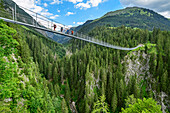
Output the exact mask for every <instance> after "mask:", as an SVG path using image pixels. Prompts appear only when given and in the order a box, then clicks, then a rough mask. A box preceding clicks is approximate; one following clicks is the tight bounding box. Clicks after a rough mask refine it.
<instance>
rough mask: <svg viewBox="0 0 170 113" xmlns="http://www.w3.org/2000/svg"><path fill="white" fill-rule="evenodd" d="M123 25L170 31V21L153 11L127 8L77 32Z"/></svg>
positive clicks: (109, 13)
mask: <svg viewBox="0 0 170 113" xmlns="http://www.w3.org/2000/svg"><path fill="white" fill-rule="evenodd" d="M122 25H124V26H127V27H132V28H135V27H137V28H141V29H148V30H153V28H154V27H155V28H160V29H161V30H168V31H169V30H170V20H168V19H167V18H165V17H163V16H162V15H160V14H158V13H156V12H154V11H152V10H149V9H145V8H139V7H127V8H125V9H121V10H117V11H111V12H108V13H107V14H105V15H104V16H102V17H101V18H98V19H95V20H93V21H90V22H89V21H87V22H86V23H85V24H84V25H82V26H78V27H77V28H76V30H79V29H80V27H81V29H80V30H79V32H83V33H88V32H89V31H91V30H92V29H93V28H94V27H96V26H110V27H118V26H122Z"/></svg>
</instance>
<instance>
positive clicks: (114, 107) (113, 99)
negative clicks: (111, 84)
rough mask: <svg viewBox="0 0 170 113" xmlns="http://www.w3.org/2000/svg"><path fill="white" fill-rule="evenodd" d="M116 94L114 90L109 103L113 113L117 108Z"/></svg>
mask: <svg viewBox="0 0 170 113" xmlns="http://www.w3.org/2000/svg"><path fill="white" fill-rule="evenodd" d="M117 101H118V99H117V94H116V90H114V94H113V96H112V101H111V108H112V111H113V112H115V111H116V108H117Z"/></svg>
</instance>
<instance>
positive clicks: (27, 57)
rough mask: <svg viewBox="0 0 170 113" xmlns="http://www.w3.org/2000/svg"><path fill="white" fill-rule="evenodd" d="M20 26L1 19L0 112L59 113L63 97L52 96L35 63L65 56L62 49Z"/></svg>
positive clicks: (40, 70)
mask: <svg viewBox="0 0 170 113" xmlns="http://www.w3.org/2000/svg"><path fill="white" fill-rule="evenodd" d="M7 25H8V26H10V27H8V26H7ZM11 27H13V28H15V29H17V31H16V30H14V29H13V28H11ZM22 27H23V26H18V25H14V24H9V23H4V22H3V21H2V20H0V51H1V52H0V76H1V77H0V83H1V84H0V105H1V106H0V112H3V113H7V112H23V113H26V112H47V111H48V112H57V111H61V112H62V107H61V106H64V105H65V104H64V103H63V102H65V100H63V99H62V98H60V97H59V96H58V95H57V94H55V95H53V96H52V94H51V93H50V90H49V88H48V86H49V84H50V82H49V81H47V80H46V78H45V77H47V76H46V75H45V74H43V72H42V69H41V68H40V66H42V65H43V64H41V63H38V62H39V61H43V62H44V63H45V64H48V63H49V62H50V61H49V60H52V61H54V60H55V59H57V58H59V55H60V56H64V54H65V50H64V49H62V47H61V45H59V44H57V43H55V42H53V41H50V40H49V39H48V38H45V37H43V36H41V35H38V34H37V33H35V32H33V31H32V32H31V30H29V29H28V28H25V27H23V28H22ZM29 46H30V47H29ZM56 49H57V50H58V52H57V53H56V52H55V51H56ZM60 50H61V51H60ZM58 54H59V55H58ZM32 56H33V57H34V58H33V57H32ZM46 59H48V60H46ZM46 62H47V63H46ZM45 69H46V68H44V70H45ZM55 90H57V87H56V88H55ZM55 92H57V91H55ZM62 101H63V102H62Z"/></svg>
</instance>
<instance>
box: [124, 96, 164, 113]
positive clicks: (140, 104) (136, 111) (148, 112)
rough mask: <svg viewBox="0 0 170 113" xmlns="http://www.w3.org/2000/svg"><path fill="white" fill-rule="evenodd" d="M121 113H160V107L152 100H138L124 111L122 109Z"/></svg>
mask: <svg viewBox="0 0 170 113" xmlns="http://www.w3.org/2000/svg"><path fill="white" fill-rule="evenodd" d="M122 113H162V111H161V106H160V105H157V102H156V101H155V100H153V99H152V98H148V99H146V98H144V99H143V100H141V99H138V100H137V102H136V103H133V104H129V107H128V108H126V109H123V108H122Z"/></svg>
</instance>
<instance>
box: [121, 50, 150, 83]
mask: <svg viewBox="0 0 170 113" xmlns="http://www.w3.org/2000/svg"><path fill="white" fill-rule="evenodd" d="M149 60H150V55H147V54H145V53H144V52H142V51H134V52H132V53H130V54H129V55H127V56H125V58H124V62H123V63H125V65H126V69H127V70H126V73H125V82H126V84H128V82H129V77H130V76H134V75H136V76H137V78H138V81H140V80H143V79H144V76H143V75H145V74H146V73H147V74H148V75H149V76H150V73H149Z"/></svg>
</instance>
